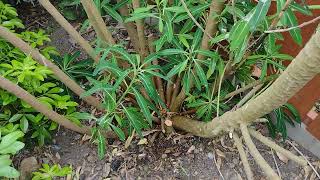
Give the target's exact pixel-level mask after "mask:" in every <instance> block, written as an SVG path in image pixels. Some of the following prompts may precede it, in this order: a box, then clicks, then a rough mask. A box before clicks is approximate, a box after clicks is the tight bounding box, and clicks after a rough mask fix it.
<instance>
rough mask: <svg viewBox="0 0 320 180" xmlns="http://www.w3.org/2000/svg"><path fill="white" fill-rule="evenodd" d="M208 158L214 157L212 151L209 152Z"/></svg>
mask: <svg viewBox="0 0 320 180" xmlns="http://www.w3.org/2000/svg"><path fill="white" fill-rule="evenodd" d="M208 158H209V159H211V160H212V159H213V154H212V153H211V152H209V153H208Z"/></svg>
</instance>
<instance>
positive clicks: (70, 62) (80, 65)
mask: <svg viewBox="0 0 320 180" xmlns="http://www.w3.org/2000/svg"><path fill="white" fill-rule="evenodd" d="M80 53H81V52H80V51H77V52H75V53H71V54H65V55H64V56H63V57H61V56H52V59H53V61H54V62H55V63H57V64H58V65H59V67H60V68H61V70H62V71H63V72H64V73H66V74H67V75H69V76H70V77H71V78H72V79H74V80H77V81H80V80H83V79H85V77H87V76H89V77H92V71H93V63H94V61H93V60H92V59H81V60H80V59H79V57H80Z"/></svg>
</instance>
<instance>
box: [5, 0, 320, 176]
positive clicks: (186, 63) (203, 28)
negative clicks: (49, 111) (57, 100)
mask: <svg viewBox="0 0 320 180" xmlns="http://www.w3.org/2000/svg"><path fill="white" fill-rule="evenodd" d="M39 2H40V3H41V4H42V5H43V6H44V7H45V8H46V9H47V10H48V12H49V13H50V14H52V15H53V16H54V17H55V19H56V20H57V21H58V23H60V24H61V26H63V27H64V28H66V30H67V32H69V33H70V35H71V36H72V37H73V38H75V40H76V41H77V42H79V44H80V45H81V46H82V47H83V48H84V49H85V50H86V51H87V52H88V53H89V55H90V56H91V57H93V58H94V59H95V60H96V62H97V65H96V68H95V70H94V72H93V75H97V77H98V78H97V79H92V78H88V80H89V81H90V82H91V84H92V88H91V89H89V90H88V91H86V92H85V93H82V95H81V96H82V97H87V96H89V95H93V94H97V95H99V96H100V97H102V101H103V105H102V106H100V107H103V108H101V109H104V110H105V112H104V114H103V115H102V116H101V117H94V118H95V119H96V122H97V123H96V127H95V128H94V131H93V132H94V133H93V135H94V136H95V137H97V140H98V144H99V154H100V155H101V156H103V153H104V151H105V139H104V136H105V135H106V134H105V133H104V132H105V131H109V130H113V131H114V132H115V133H116V134H117V135H118V137H119V138H120V139H121V140H125V137H126V133H124V131H123V130H126V132H127V134H128V135H130V136H133V135H134V134H135V132H136V133H137V134H138V135H142V133H141V132H142V130H143V129H145V128H149V127H151V125H152V124H153V122H157V123H159V124H161V127H162V129H163V131H165V132H167V133H170V132H171V131H172V130H173V128H176V129H181V130H184V131H186V132H190V133H193V134H194V135H197V136H201V137H210V138H212V137H215V136H221V135H226V134H228V135H230V136H231V137H233V138H234V140H235V143H236V145H237V148H238V149H239V152H240V154H241V159H242V161H243V164H244V167H245V170H246V174H247V176H248V178H249V179H252V178H253V175H252V172H251V170H250V167H249V164H248V163H247V158H246V156H245V154H244V153H243V147H242V145H243V144H242V142H241V141H240V138H239V137H238V135H237V134H238V133H239V132H240V133H241V134H242V135H243V138H244V140H245V144H246V145H247V146H248V149H249V151H250V153H251V155H252V156H253V157H254V159H255V160H256V162H257V163H258V164H259V165H260V167H261V168H262V170H263V171H264V172H265V173H266V175H267V176H268V177H269V178H270V179H279V177H278V175H277V174H276V173H275V172H274V171H273V170H272V168H271V167H270V166H269V165H268V163H266V161H265V160H264V159H263V157H262V156H261V155H260V153H259V151H258V150H257V149H256V147H255V145H254V144H253V142H252V140H251V138H250V135H251V136H254V137H255V138H257V139H258V140H260V141H261V142H263V143H264V144H266V145H267V146H270V147H271V148H273V149H274V150H276V151H278V152H281V153H283V154H284V155H285V156H287V157H288V158H290V159H292V160H294V161H296V162H297V163H299V164H301V165H306V161H305V160H304V159H302V158H300V157H297V156H296V155H294V154H292V153H291V152H289V151H287V150H285V149H283V148H281V147H280V146H278V145H276V144H275V143H274V142H272V141H271V140H269V139H267V138H265V137H264V136H262V135H261V134H260V133H258V132H257V131H255V130H253V129H252V128H251V127H250V125H251V124H252V123H253V122H256V121H259V118H260V117H263V116H265V115H266V114H268V113H270V112H271V111H272V110H274V109H276V108H279V107H280V106H282V105H283V104H285V103H286V101H287V100H288V99H289V98H290V97H291V96H292V95H294V93H296V92H297V91H298V90H299V89H300V88H302V87H303V85H304V84H306V83H307V82H308V81H309V80H310V79H311V78H312V77H313V76H314V75H316V74H317V73H319V72H320V69H319V67H320V57H319V54H320V48H319V42H320V41H319V40H320V34H319V32H316V34H315V35H314V36H313V37H312V39H311V40H310V42H309V43H308V44H307V45H306V47H305V48H304V49H303V50H302V51H301V52H300V54H299V55H298V56H297V57H296V59H295V60H294V61H293V62H292V63H291V64H290V66H289V67H288V68H287V69H286V70H285V71H284V69H285V67H284V66H283V65H282V62H283V61H284V60H291V59H292V57H290V56H288V55H285V54H281V53H280V52H279V49H280V47H279V46H278V45H276V44H275V43H276V40H278V39H281V34H279V33H276V32H274V31H273V30H274V29H275V28H277V26H278V25H280V26H290V27H292V26H296V25H297V20H296V18H295V16H294V14H293V11H292V10H298V11H301V12H303V13H310V11H309V10H308V8H307V7H306V6H304V5H301V4H298V3H296V2H294V1H293V0H287V1H284V0H278V1H277V7H278V11H277V13H276V14H274V15H271V16H267V12H268V9H269V7H270V4H271V0H260V1H259V2H258V3H257V4H253V3H251V2H250V1H246V0H243V1H236V2H235V1H230V2H229V1H228V2H227V1H223V0H213V1H212V2H211V1H208V2H207V1H200V2H199V1H192V0H191V1H184V0H180V1H178V0H175V1H166V0H163V1H158V0H157V1H155V2H149V1H139V0H132V2H127V1H119V2H118V4H117V6H115V8H114V11H113V12H114V13H117V11H119V14H118V13H117V16H116V17H121V19H119V18H117V20H118V21H120V22H119V23H124V24H125V27H126V28H127V30H128V35H129V38H130V41H129V42H125V41H123V40H120V39H119V40H117V39H114V38H113V36H112V34H111V32H110V30H109V28H108V27H107V26H106V25H105V23H104V21H103V18H102V17H101V16H100V14H99V11H98V10H97V8H96V7H95V5H94V3H93V2H92V1H90V0H82V1H81V3H82V5H83V6H84V9H85V11H86V12H87V15H88V19H89V21H90V24H91V25H92V26H93V28H94V30H95V31H96V33H97V46H96V48H95V52H96V53H94V51H93V49H92V48H91V47H90V45H89V43H88V42H86V41H85V40H84V39H83V38H82V37H81V36H80V35H79V34H78V33H77V32H76V31H75V29H74V28H73V27H72V26H71V25H70V24H69V23H68V22H67V21H66V20H65V19H64V18H63V16H61V15H60V14H59V12H58V11H57V10H56V9H55V8H54V7H53V6H52V5H51V4H50V2H49V1H47V0H40V1H39ZM111 7H112V6H111ZM131 7H132V8H131ZM120 15H121V16H120ZM114 16H115V14H113V16H112V17H114ZM145 21H152V22H156V23H149V24H148V25H147V24H145ZM0 30H1V29H0ZM289 30H290V34H291V35H292V37H293V39H294V40H295V41H296V42H297V43H298V44H301V43H302V41H301V34H300V29H299V28H298V27H295V28H291V29H289ZM0 32H1V31H0ZM151 32H154V33H151ZM0 35H1V33H0ZM7 39H8V40H10V39H9V38H7ZM128 43H129V44H128ZM130 43H132V46H133V48H134V49H135V52H131V51H128V49H126V48H124V46H123V44H128V45H127V47H128V46H129V47H130ZM306 56H307V57H308V61H305V60H304V57H306ZM253 66H255V67H259V66H261V75H260V77H258V78H259V80H257V81H256V80H255V79H254V78H253V77H252V76H251V74H252V67H253ZM268 67H272V68H273V69H274V70H275V72H276V73H278V74H280V76H279V77H278V78H277V75H272V76H268V77H267V69H268ZM56 72H58V71H56ZM59 73H60V72H59ZM275 78H277V79H276V80H275V81H274V82H273V80H274V79H275ZM64 83H68V81H65V82H64ZM0 86H1V84H0ZM237 87H241V88H240V89H237ZM251 89H252V90H251ZM20 90H21V89H20ZM248 90H250V91H249V92H247V91H248ZM287 107H289V110H290V109H291V110H292V107H291V106H287ZM185 114H189V115H193V114H194V115H195V116H193V117H194V119H190V118H188V117H186V116H184V115H185ZM294 114H295V113H294V112H293V115H294ZM289 116H290V115H289ZM51 117H52V118H54V116H51ZM289 119H290V118H289ZM61 120H62V121H64V119H59V122H61ZM66 127H68V125H67V126H66ZM73 128H74V127H73ZM86 128H87V127H86ZM78 131H79V132H87V131H81V130H78Z"/></svg>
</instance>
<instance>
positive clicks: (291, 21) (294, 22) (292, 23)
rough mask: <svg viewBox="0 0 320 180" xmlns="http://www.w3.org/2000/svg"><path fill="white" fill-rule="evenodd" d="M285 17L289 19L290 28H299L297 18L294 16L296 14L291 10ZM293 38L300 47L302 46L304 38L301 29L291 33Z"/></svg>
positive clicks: (293, 30)
mask: <svg viewBox="0 0 320 180" xmlns="http://www.w3.org/2000/svg"><path fill="white" fill-rule="evenodd" d="M285 15H286V17H287V22H288V26H289V27H294V26H298V20H297V18H296V16H295V15H294V13H293V12H292V11H291V9H287V11H286V12H285ZM289 32H290V35H291V37H292V38H293V40H294V41H295V42H296V43H297V44H298V45H300V46H301V45H302V36H301V29H300V28H295V29H292V30H290V31H289Z"/></svg>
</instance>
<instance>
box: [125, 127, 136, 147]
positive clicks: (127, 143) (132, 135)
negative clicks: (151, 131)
mask: <svg viewBox="0 0 320 180" xmlns="http://www.w3.org/2000/svg"><path fill="white" fill-rule="evenodd" d="M134 132H135V131H134V130H133V131H132V134H131V136H129V137H128V138H127V140H126V142H125V143H124V148H125V149H127V148H128V147H129V146H130V144H131V141H132V139H133V137H134V134H135V133H134Z"/></svg>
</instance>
